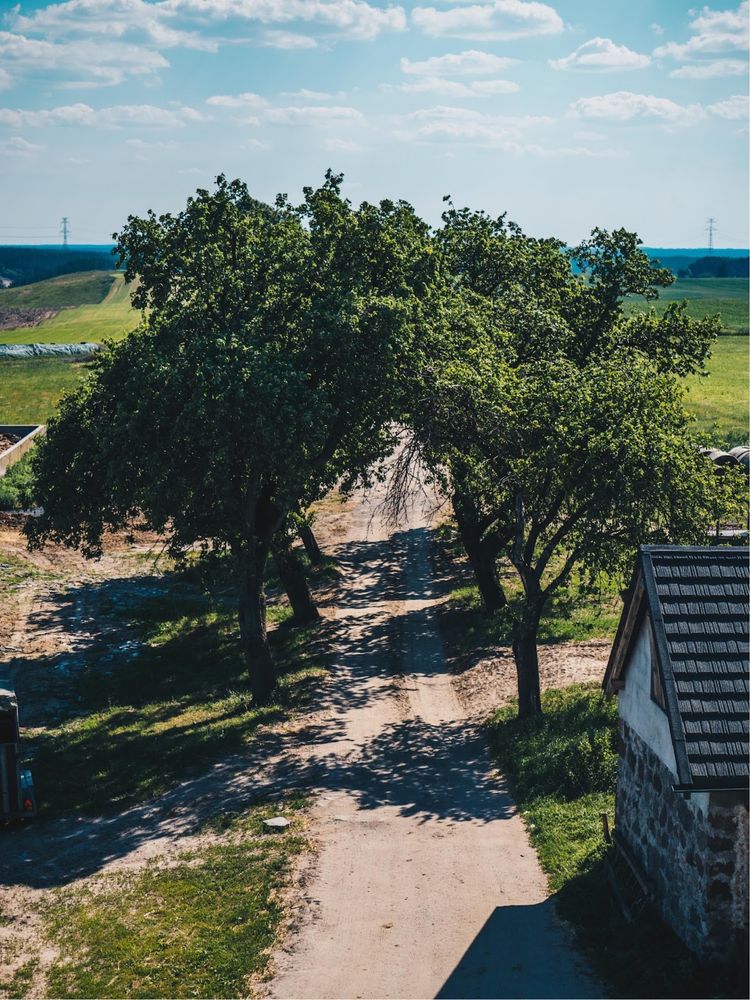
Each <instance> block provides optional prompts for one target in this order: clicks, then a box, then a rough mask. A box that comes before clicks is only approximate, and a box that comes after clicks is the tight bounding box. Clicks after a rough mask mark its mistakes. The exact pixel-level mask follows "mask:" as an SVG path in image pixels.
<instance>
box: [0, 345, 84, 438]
mask: <svg viewBox="0 0 750 1000" xmlns="http://www.w3.org/2000/svg"><path fill="white" fill-rule="evenodd" d="M86 370H87V365H86V363H85V362H82V361H72V360H69V359H67V358H12V359H11V358H0V423H2V424H43V423H45V422H46V421H47V419H48V418H49V417H50V416H51V415H52V414H53V413H54V412H55V407H56V406H57V404H58V402H59V401H60V397H61V396H62V394H63V393H64V392H65V391H66V390H67V389H72V388H73V387H74V386H75V385H77V384H78V383H79V382H80V380H81V379H82V378H83V376H84V374H85V373H86Z"/></svg>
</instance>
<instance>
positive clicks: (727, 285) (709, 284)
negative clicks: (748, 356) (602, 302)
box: [625, 278, 750, 334]
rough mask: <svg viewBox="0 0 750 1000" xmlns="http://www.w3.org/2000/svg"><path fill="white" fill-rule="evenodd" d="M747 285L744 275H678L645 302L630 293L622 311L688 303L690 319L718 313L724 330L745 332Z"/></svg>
mask: <svg viewBox="0 0 750 1000" xmlns="http://www.w3.org/2000/svg"><path fill="white" fill-rule="evenodd" d="M749 297H750V286H748V281H747V279H746V278H678V279H677V281H675V283H674V284H673V285H670V286H669V288H662V289H660V291H659V298H658V299H657V301H656V302H652V303H647V302H645V301H644V300H643V299H642V298H640V297H635V296H633V297H632V298H630V299H629V300H628V301H627V302H626V303H625V312H626V313H628V314H631V315H632V314H633V313H637V312H644V311H645V310H646V309H648V308H650V307H653V308H654V309H655V310H656V311H657V312H658V313H662V312H664V310H665V309H666V307H667V305H668V304H669V303H670V302H681V301H682V300H683V299H685V301H686V302H687V305H688V315H689V316H692V317H693V318H694V319H705V317H706V316H715V315H716V313H719V314H720V315H721V321H722V328H723V330H724V332H725V333H745V334H746V333H747V332H748V300H749Z"/></svg>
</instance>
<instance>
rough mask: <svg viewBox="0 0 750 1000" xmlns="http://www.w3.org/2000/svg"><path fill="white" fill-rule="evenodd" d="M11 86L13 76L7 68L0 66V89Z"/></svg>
mask: <svg viewBox="0 0 750 1000" xmlns="http://www.w3.org/2000/svg"><path fill="white" fill-rule="evenodd" d="M11 86H13V77H12V76H11V75H10V73H9V72H8V71H7V69H3V68H2V67H1V66H0V90H7V89H8V87H11Z"/></svg>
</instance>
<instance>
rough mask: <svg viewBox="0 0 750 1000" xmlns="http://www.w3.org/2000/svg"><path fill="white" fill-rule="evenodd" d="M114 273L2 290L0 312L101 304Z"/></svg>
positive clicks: (70, 276)
mask: <svg viewBox="0 0 750 1000" xmlns="http://www.w3.org/2000/svg"><path fill="white" fill-rule="evenodd" d="M115 277H116V276H115V274H113V273H112V272H111V271H81V272H77V273H74V274H63V275H60V276H59V277H57V278H46V279H45V280H43V281H36V282H34V283H33V284H30V285H19V286H18V287H11V288H2V289H0V312H2V311H3V310H6V309H26V308H29V309H63V308H65V307H66V306H82V305H90V304H92V305H93V304H96V303H98V302H101V301H102V299H104V298H105V296H106V294H107V292H108V291H109V290H110V288H111V287H112V283H113V282H114V281H115Z"/></svg>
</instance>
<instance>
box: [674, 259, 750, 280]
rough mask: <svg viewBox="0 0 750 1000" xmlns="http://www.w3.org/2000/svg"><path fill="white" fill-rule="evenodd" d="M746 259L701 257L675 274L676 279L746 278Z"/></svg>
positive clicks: (747, 263) (749, 263) (748, 268)
mask: <svg viewBox="0 0 750 1000" xmlns="http://www.w3.org/2000/svg"><path fill="white" fill-rule="evenodd" d="M749 265H750V258H748V257H714V256H711V257H701V258H700V260H695V261H693V263H692V264H689V265H688V266H687V267H686V268H683V269H682V270H680V271H678V272H677V277H678V278H747V277H748V275H750V267H749Z"/></svg>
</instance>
